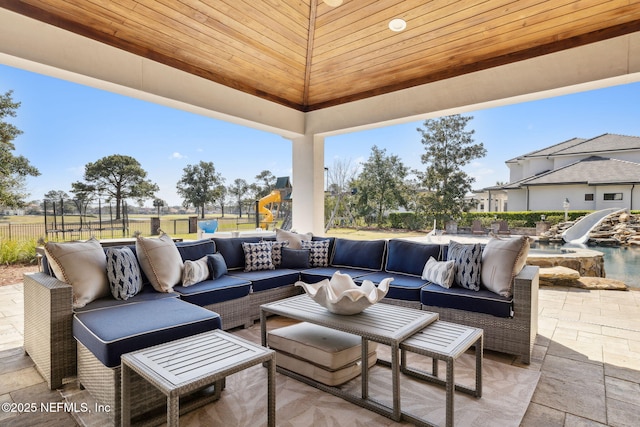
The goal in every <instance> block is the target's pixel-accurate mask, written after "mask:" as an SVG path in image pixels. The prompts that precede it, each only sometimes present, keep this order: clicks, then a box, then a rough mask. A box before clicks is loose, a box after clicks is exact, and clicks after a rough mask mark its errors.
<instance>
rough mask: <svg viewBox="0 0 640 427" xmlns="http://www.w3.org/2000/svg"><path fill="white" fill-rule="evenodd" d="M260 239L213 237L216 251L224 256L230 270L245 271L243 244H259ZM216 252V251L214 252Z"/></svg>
mask: <svg viewBox="0 0 640 427" xmlns="http://www.w3.org/2000/svg"><path fill="white" fill-rule="evenodd" d="M260 240H261V239H260V237H231V238H228V239H226V238H223V237H213V242H214V243H215V245H216V250H217V251H218V252H220V253H221V254H222V256H223V257H224V261H225V262H226V264H227V269H228V270H244V249H242V242H246V243H258V242H260ZM214 252H215V251H214Z"/></svg>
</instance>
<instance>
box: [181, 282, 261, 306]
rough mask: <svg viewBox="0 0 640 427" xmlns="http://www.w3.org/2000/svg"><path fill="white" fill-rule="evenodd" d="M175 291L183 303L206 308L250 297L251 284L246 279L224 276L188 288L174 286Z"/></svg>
mask: <svg viewBox="0 0 640 427" xmlns="http://www.w3.org/2000/svg"><path fill="white" fill-rule="evenodd" d="M173 290H174V291H175V292H176V293H177V294H178V295H180V298H181V299H182V300H183V301H187V302H190V303H191V304H195V305H199V306H201V307H204V306H207V305H211V304H217V303H219V302H224V301H229V300H232V299H236V298H242V297H245V296H247V295H249V292H251V283H250V282H249V281H247V280H245V279H240V278H238V277H232V276H229V275H224V276H221V277H219V278H217V279H215V280H205V281H204V282H200V283H196V284H195V285H191V286H187V287H184V286H182V285H178V286H174V287H173Z"/></svg>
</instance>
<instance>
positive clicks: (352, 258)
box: [331, 238, 387, 271]
mask: <svg viewBox="0 0 640 427" xmlns="http://www.w3.org/2000/svg"><path fill="white" fill-rule="evenodd" d="M386 247H387V241H386V240H348V239H339V238H336V239H335V241H334V244H333V256H332V258H331V266H332V267H349V268H362V269H365V270H373V271H380V270H382V268H383V267H384V265H383V263H384V253H385V249H386Z"/></svg>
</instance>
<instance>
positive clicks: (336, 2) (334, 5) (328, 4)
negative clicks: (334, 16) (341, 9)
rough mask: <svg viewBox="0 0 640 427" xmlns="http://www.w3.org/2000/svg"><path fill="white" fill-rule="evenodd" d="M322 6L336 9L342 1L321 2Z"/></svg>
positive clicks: (328, 0)
mask: <svg viewBox="0 0 640 427" xmlns="http://www.w3.org/2000/svg"><path fill="white" fill-rule="evenodd" d="M322 1H324V4H326V5H327V6H331V7H338V6H340V5H341V4H342V0H322Z"/></svg>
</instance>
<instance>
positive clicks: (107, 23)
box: [33, 2, 123, 33]
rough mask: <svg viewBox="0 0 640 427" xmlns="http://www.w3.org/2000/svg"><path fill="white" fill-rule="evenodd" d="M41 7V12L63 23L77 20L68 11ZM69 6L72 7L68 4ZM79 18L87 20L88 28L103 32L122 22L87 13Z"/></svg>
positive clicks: (76, 15)
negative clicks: (103, 29)
mask: <svg viewBox="0 0 640 427" xmlns="http://www.w3.org/2000/svg"><path fill="white" fill-rule="evenodd" d="M65 3H68V2H65ZM42 6H43V8H42V9H41V10H43V11H44V12H45V13H50V14H52V15H53V14H55V15H56V16H58V17H59V18H62V19H63V20H65V21H68V22H71V21H76V20H77V19H78V18H77V17H78V14H77V13H71V12H70V11H69V10H68V9H63V10H58V9H57V8H55V7H54V6H52V5H50V4H47V3H43V4H42ZM70 6H73V5H71V4H70ZM33 7H38V6H35V5H33ZM79 16H80V19H85V20H87V21H88V24H89V25H90V26H92V27H93V26H99V27H104V28H105V31H107V28H110V27H111V26H113V24H116V23H118V22H123V21H122V20H121V19H120V20H118V19H112V18H113V16H110V17H109V18H108V19H104V18H102V17H100V19H98V18H96V17H94V16H92V15H90V14H87V13H82V14H80V15H79ZM112 33H113V31H112Z"/></svg>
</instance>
